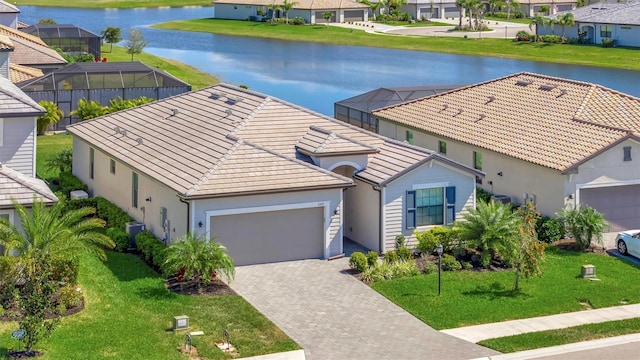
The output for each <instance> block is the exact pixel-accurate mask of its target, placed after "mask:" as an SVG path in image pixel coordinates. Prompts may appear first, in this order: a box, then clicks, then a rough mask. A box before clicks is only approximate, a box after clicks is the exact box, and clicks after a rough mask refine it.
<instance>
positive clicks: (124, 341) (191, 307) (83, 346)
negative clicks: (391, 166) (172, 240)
mask: <svg viewBox="0 0 640 360" xmlns="http://www.w3.org/2000/svg"><path fill="white" fill-rule="evenodd" d="M80 287H81V288H82V290H83V292H84V294H85V309H84V311H82V312H81V313H79V314H77V315H73V316H70V317H66V318H64V319H63V320H62V323H61V326H60V327H59V328H58V329H56V330H55V331H54V332H53V335H52V336H51V337H50V338H48V339H45V340H43V341H42V342H41V343H40V344H38V346H37V349H38V350H43V351H44V352H45V356H44V357H43V359H80V358H82V359H86V358H87V356H89V354H90V355H91V358H92V359H102V358H109V359H176V360H179V359H185V358H186V357H185V356H184V355H182V354H181V353H180V352H179V351H178V349H179V347H180V345H181V344H183V343H184V341H185V332H184V331H181V332H176V333H174V332H172V331H170V328H171V322H172V319H173V317H174V316H177V315H188V316H189V318H190V319H189V320H190V331H197V330H202V331H204V333H205V335H204V336H198V337H194V339H193V344H194V345H195V346H196V347H197V349H198V354H199V355H200V356H201V357H202V358H204V359H228V358H231V356H229V355H226V354H224V353H223V352H222V351H220V350H219V349H218V348H217V347H216V346H215V344H214V343H215V342H220V341H222V339H223V337H222V330H223V329H227V330H228V331H229V334H230V339H231V343H232V344H233V345H234V346H235V347H236V349H237V350H238V353H239V357H245V356H255V355H259V354H267V353H274V352H280V351H289V350H295V349H298V346H297V345H296V344H295V343H294V341H293V340H291V339H289V338H288V337H287V336H286V335H285V334H284V333H283V332H282V331H281V330H280V329H278V328H277V327H276V326H275V325H274V324H273V323H271V322H270V321H269V320H268V319H267V318H265V317H264V316H263V315H262V314H260V313H259V312H258V311H257V310H256V309H255V308H253V307H252V306H251V305H250V304H249V303H247V302H246V301H245V300H244V299H243V298H242V297H240V296H228V295H225V296H183V295H176V294H174V293H171V292H169V291H168V290H167V289H166V288H165V286H164V282H163V279H162V278H161V277H160V276H159V275H158V274H156V273H155V272H154V271H153V270H151V269H150V268H149V267H147V266H146V265H145V264H144V263H143V262H142V261H141V260H140V259H139V258H137V257H136V256H134V255H131V254H120V253H109V254H108V259H107V261H106V262H104V263H103V262H101V261H99V260H97V259H96V258H94V257H90V256H84V257H83V258H82V262H81V273H80ZM16 328H17V324H16V323H8V324H2V323H0V357H1V356H2V355H4V354H6V352H7V347H16V346H17V344H16V342H15V340H13V339H11V337H10V332H11V330H15V329H16Z"/></svg>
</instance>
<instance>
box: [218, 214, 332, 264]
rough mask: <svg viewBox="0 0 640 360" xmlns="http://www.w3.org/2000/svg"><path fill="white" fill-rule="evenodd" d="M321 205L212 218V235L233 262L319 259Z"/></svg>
mask: <svg viewBox="0 0 640 360" xmlns="http://www.w3.org/2000/svg"><path fill="white" fill-rule="evenodd" d="M323 219H324V208H322V207H314V208H305V209H296V210H283V211H268V212H255V213H249V214H239V215H223V216H213V217H211V224H210V226H211V227H210V229H211V236H213V237H216V238H217V239H216V241H218V242H220V243H222V244H223V245H224V246H226V247H227V250H228V252H229V255H231V257H232V258H233V259H234V261H235V264H236V265H248V264H261V263H270V262H278V261H289V260H301V259H311V258H322V257H323V256H324V220H323Z"/></svg>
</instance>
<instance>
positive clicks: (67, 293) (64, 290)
mask: <svg viewBox="0 0 640 360" xmlns="http://www.w3.org/2000/svg"><path fill="white" fill-rule="evenodd" d="M81 303H82V291H81V290H80V288H79V287H76V286H74V285H65V286H63V287H61V288H60V290H58V304H59V305H63V306H64V308H65V309H71V308H73V307H76V306H78V305H80V304H81Z"/></svg>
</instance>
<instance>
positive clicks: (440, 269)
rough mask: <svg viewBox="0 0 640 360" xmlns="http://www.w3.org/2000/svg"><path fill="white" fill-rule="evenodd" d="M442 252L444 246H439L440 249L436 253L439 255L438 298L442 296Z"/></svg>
mask: <svg viewBox="0 0 640 360" xmlns="http://www.w3.org/2000/svg"><path fill="white" fill-rule="evenodd" d="M442 251H443V248H442V244H438V247H437V248H436V252H437V253H438V296H440V289H441V287H442V286H441V285H442V280H441V279H442V278H441V274H442Z"/></svg>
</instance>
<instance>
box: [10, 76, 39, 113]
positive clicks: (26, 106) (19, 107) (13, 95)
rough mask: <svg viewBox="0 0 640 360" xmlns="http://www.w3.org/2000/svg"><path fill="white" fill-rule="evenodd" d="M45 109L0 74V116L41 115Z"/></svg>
mask: <svg viewBox="0 0 640 360" xmlns="http://www.w3.org/2000/svg"><path fill="white" fill-rule="evenodd" d="M43 113H44V109H43V108H42V107H41V106H40V105H38V103H37V102H35V101H34V100H33V99H31V98H30V97H29V96H27V95H26V94H25V93H24V92H22V90H20V89H19V88H18V87H17V86H16V85H14V84H13V83H12V82H11V81H10V80H9V79H7V78H5V77H2V76H0V117H9V116H12V115H17V116H40V115H42V114H43Z"/></svg>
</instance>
